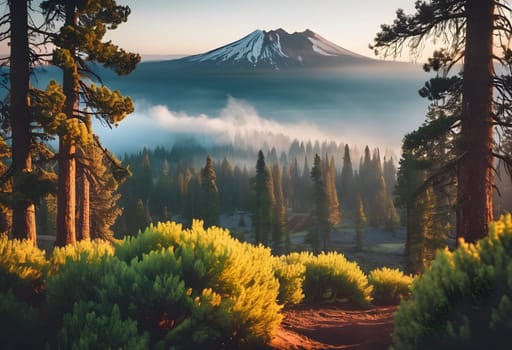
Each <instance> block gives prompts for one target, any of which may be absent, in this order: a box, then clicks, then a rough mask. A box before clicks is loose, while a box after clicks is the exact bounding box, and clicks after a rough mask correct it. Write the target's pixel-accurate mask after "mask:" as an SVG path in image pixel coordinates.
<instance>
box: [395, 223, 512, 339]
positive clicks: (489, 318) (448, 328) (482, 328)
mask: <svg viewBox="0 0 512 350" xmlns="http://www.w3.org/2000/svg"><path fill="white" fill-rule="evenodd" d="M511 299H512V217H511V216H510V214H508V215H506V216H504V217H502V218H501V219H500V220H499V221H497V222H494V223H492V224H491V225H490V229H489V236H488V237H486V238H484V239H482V240H480V241H479V242H477V244H467V243H464V242H461V243H460V246H459V248H458V249H457V250H455V251H454V252H453V253H452V252H450V251H448V250H447V249H446V250H444V251H440V252H439V253H438V254H437V256H436V258H435V260H434V261H433V262H432V266H431V267H430V269H429V270H427V271H426V272H425V273H424V275H423V276H421V277H419V278H418V279H417V280H415V282H414V283H413V293H412V298H411V299H410V300H409V301H403V302H402V304H401V305H400V308H399V310H398V312H397V314H396V318H395V331H394V333H393V344H394V349H423V348H435V347H437V346H442V347H444V348H449V347H450V346H451V347H458V348H469V347H471V348H498V347H499V345H500V344H503V341H505V340H506V339H509V334H510V331H511V330H512V322H511V321H510V313H511V312H512V307H511V303H510V300H511Z"/></svg>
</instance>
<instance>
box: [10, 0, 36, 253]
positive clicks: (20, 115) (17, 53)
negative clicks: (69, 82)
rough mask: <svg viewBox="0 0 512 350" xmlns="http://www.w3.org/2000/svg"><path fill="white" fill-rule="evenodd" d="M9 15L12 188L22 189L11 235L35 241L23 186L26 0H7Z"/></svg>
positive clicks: (27, 165) (26, 160)
mask: <svg viewBox="0 0 512 350" xmlns="http://www.w3.org/2000/svg"><path fill="white" fill-rule="evenodd" d="M9 10H10V15H11V43H10V45H11V61H10V62H11V66H10V81H11V91H10V93H11V101H10V102H11V105H10V118H11V126H12V170H13V192H14V193H18V194H19V193H23V194H24V195H23V196H18V197H19V198H21V199H18V200H16V201H15V203H13V208H12V209H13V211H12V218H13V224H12V237H13V238H19V239H30V240H33V241H34V243H35V242H36V221H35V206H34V203H33V202H32V201H31V200H30V199H29V196H28V195H29V194H28V193H26V192H27V188H24V186H23V181H22V178H23V174H24V173H28V172H31V171H32V158H31V155H30V146H31V140H30V113H29V104H30V98H29V86H30V85H29V84H30V51H29V37H28V1H26V0H16V1H14V0H11V1H9Z"/></svg>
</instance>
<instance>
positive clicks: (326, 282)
mask: <svg viewBox="0 0 512 350" xmlns="http://www.w3.org/2000/svg"><path fill="white" fill-rule="evenodd" d="M303 288H304V294H305V295H306V298H307V299H308V300H310V301H322V300H336V299H342V300H343V299H344V300H346V301H348V302H350V303H352V304H354V305H356V306H366V305H368V304H369V303H370V301H371V291H372V287H371V286H370V285H369V284H368V278H367V277H366V275H365V274H364V272H363V271H362V270H361V269H360V268H359V266H358V265H357V264H356V263H355V262H351V261H348V260H347V259H346V258H345V257H344V256H343V255H342V254H339V253H321V254H320V255H318V256H316V257H314V258H312V259H310V260H308V261H307V262H306V278H305V280H304V286H303Z"/></svg>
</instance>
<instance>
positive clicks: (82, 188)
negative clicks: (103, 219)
mask: <svg viewBox="0 0 512 350" xmlns="http://www.w3.org/2000/svg"><path fill="white" fill-rule="evenodd" d="M78 173H79V174H78V181H79V186H78V188H79V193H78V201H79V203H78V227H77V234H76V235H77V237H76V238H77V240H78V241H81V240H88V239H91V232H90V208H91V205H90V198H91V197H90V196H91V194H90V184H89V180H88V179H87V176H86V175H85V171H84V169H83V168H82V167H80V168H79V170H78Z"/></svg>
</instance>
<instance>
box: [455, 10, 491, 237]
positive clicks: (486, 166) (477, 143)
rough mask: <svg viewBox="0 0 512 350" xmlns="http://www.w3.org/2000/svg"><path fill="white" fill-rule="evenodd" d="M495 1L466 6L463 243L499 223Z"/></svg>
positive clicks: (460, 209)
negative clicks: (496, 206)
mask: <svg viewBox="0 0 512 350" xmlns="http://www.w3.org/2000/svg"><path fill="white" fill-rule="evenodd" d="M494 7H495V5H494V1H493V0H467V1H466V17H467V24H466V51H465V58H464V80H463V101H462V103H463V110H462V122H461V146H462V158H461V161H460V164H459V168H458V191H457V199H458V208H457V238H464V240H465V241H467V242H475V241H476V240H478V239H480V238H482V237H485V236H486V235H487V231H488V226H489V222H490V221H492V220H493V202H492V194H493V184H494V179H493V169H492V167H493V161H494V157H493V153H492V147H493V126H492V106H493V104H492V101H493V88H492V83H493V77H492V74H493V65H492V53H493V52H492V51H493V28H494Z"/></svg>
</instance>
